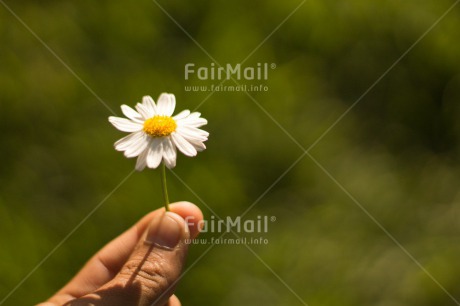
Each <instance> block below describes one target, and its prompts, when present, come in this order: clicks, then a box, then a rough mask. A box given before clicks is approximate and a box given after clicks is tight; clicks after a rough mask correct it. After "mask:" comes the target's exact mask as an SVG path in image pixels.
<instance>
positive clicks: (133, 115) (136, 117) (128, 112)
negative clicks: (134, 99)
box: [121, 104, 143, 122]
mask: <svg viewBox="0 0 460 306" xmlns="http://www.w3.org/2000/svg"><path fill="white" fill-rule="evenodd" d="M121 111H122V112H123V114H124V115H125V116H126V117H128V118H129V119H131V120H133V121H136V122H142V121H143V120H142V116H141V115H140V114H139V113H138V112H136V111H135V110H134V109H132V108H131V107H129V106H128V105H124V104H123V105H122V106H121Z"/></svg>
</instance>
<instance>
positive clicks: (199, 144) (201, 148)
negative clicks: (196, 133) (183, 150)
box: [192, 142, 206, 152]
mask: <svg viewBox="0 0 460 306" xmlns="http://www.w3.org/2000/svg"><path fill="white" fill-rule="evenodd" d="M192 145H193V146H194V147H195V149H196V150H197V151H198V152H201V151H204V150H205V149H206V146H205V145H204V143H202V142H197V143H195V142H192Z"/></svg>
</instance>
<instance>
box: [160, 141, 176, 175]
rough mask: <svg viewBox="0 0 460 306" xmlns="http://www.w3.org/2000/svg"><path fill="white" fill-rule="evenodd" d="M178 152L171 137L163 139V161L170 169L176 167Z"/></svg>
mask: <svg viewBox="0 0 460 306" xmlns="http://www.w3.org/2000/svg"><path fill="white" fill-rule="evenodd" d="M176 159H177V151H176V146H175V145H174V144H173V143H172V141H171V138H170V137H166V138H164V139H163V161H164V163H165V165H166V167H168V168H169V169H172V168H174V167H175V166H176Z"/></svg>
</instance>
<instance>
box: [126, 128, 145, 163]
mask: <svg viewBox="0 0 460 306" xmlns="http://www.w3.org/2000/svg"><path fill="white" fill-rule="evenodd" d="M141 135H142V136H141V137H140V138H139V139H137V140H136V141H132V144H131V146H130V147H129V148H128V149H126V151H125V156H126V157H128V158H131V157H136V156H138V155H139V154H141V153H142V152H143V151H145V149H146V148H147V146H148V145H149V143H150V136H148V135H146V134H145V133H141Z"/></svg>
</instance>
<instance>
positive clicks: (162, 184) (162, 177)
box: [161, 163, 169, 211]
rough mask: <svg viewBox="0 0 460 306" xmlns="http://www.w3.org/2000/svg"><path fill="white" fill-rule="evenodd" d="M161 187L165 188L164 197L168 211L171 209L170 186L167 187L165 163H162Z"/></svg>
mask: <svg viewBox="0 0 460 306" xmlns="http://www.w3.org/2000/svg"><path fill="white" fill-rule="evenodd" d="M161 187H162V189H163V198H164V203H165V209H166V211H169V197H168V188H167V187H166V166H165V163H161Z"/></svg>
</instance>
